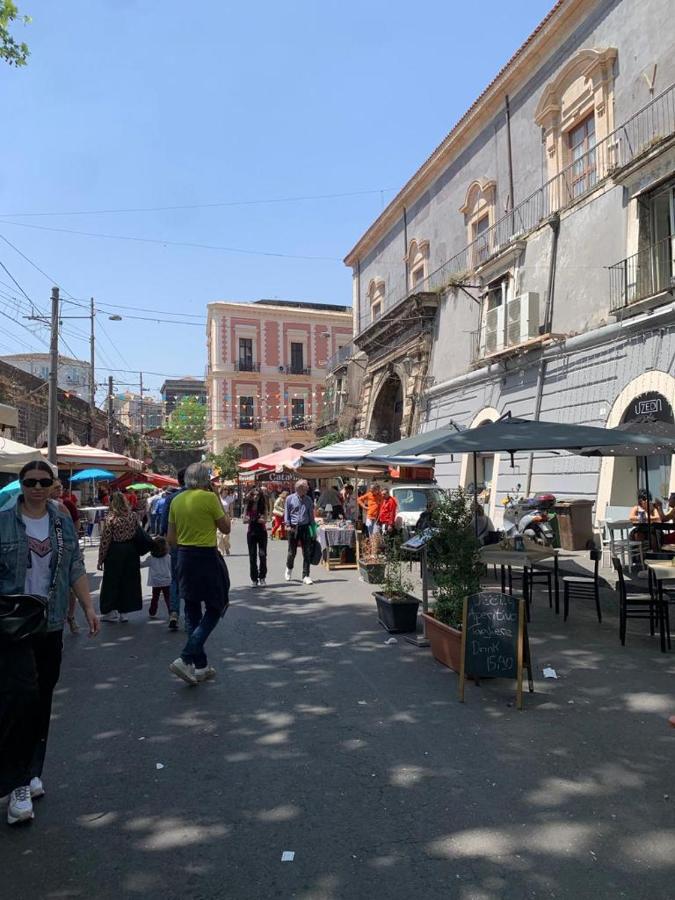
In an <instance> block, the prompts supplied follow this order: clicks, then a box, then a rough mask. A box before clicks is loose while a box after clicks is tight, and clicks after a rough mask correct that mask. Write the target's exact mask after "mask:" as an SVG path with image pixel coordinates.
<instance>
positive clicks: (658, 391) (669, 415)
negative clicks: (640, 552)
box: [596, 371, 675, 521]
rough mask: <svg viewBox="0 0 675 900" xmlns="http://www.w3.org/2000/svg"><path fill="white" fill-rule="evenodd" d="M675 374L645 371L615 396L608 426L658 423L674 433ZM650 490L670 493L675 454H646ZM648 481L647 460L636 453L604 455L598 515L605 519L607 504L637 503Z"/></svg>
mask: <svg viewBox="0 0 675 900" xmlns="http://www.w3.org/2000/svg"><path fill="white" fill-rule="evenodd" d="M674 406H675V378H673V376H672V375H670V374H669V373H667V372H660V371H653V372H645V374H644V375H640V376H638V377H637V378H635V379H633V381H631V382H630V383H629V384H628V385H627V386H626V387H625V388H624V389H623V391H621V393H620V394H619V396H618V397H617V398H616V400H615V402H614V404H613V406H612V409H611V411H610V413H609V416H608V417H607V423H606V424H607V428H616V427H617V426H619V425H623V426H624V427H626V428H627V429H628V428H632V427H633V426H634V430H635V431H639V430H640V426H641V425H642V426H645V430H647V429H648V427H649V423H659V426H661V427H664V428H666V429H668V428H673V431H674V433H675V415H674V413H673V407H674ZM647 460H648V462H647V467H648V475H649V490H650V492H651V494H652V496H653V497H664V498H666V497H668V494H669V493H670V492H671V491H672V490H673V488H674V487H675V485H674V484H673V476H674V475H675V470H674V469H673V466H672V456H670V455H667V456H653V457H647ZM644 485H645V474H644V462H643V460H642V459H636V458H635V457H604V458H603V460H602V463H601V465H600V478H599V481H598V500H597V504H596V518H597V519H598V520H599V521H602V520H603V519H604V518H605V515H606V509H607V507H608V506H619V507H626V506H632V505H633V504H634V503H635V499H636V494H637V491H638V490H639V488H641V487H644Z"/></svg>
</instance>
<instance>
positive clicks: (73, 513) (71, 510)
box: [61, 497, 80, 525]
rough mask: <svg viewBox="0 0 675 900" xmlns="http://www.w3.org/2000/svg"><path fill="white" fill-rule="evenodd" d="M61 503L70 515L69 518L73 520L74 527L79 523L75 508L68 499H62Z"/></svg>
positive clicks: (78, 514) (78, 515) (77, 512)
mask: <svg viewBox="0 0 675 900" xmlns="http://www.w3.org/2000/svg"><path fill="white" fill-rule="evenodd" d="M61 502H62V503H63V505H64V506H65V508H66V509H67V510H68V512H69V513H70V518H71V519H72V520H73V522H74V523H75V525H77V523H78V522H79V521H80V513H79V511H78V509H77V506H76V505H75V504H74V503H73V501H72V500H70V499H69V498H68V497H64V498H63V500H62V501H61Z"/></svg>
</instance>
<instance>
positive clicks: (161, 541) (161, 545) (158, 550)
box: [150, 537, 169, 558]
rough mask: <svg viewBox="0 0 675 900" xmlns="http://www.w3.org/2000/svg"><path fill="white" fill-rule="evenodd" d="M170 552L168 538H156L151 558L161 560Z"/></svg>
mask: <svg viewBox="0 0 675 900" xmlns="http://www.w3.org/2000/svg"><path fill="white" fill-rule="evenodd" d="M168 552H169V545H168V543H167V541H166V538H163V537H156V538H155V539H154V541H153V542H152V550H151V551H150V556H155V557H159V558H161V557H162V556H166V554H167V553H168Z"/></svg>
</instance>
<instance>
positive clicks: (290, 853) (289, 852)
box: [281, 850, 295, 862]
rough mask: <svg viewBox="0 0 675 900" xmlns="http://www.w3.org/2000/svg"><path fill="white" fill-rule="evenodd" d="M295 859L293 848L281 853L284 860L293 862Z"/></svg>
mask: <svg viewBox="0 0 675 900" xmlns="http://www.w3.org/2000/svg"><path fill="white" fill-rule="evenodd" d="M294 859H295V852H294V851H293V850H284V852H283V853H282V854H281V861H282V862H293V860H294Z"/></svg>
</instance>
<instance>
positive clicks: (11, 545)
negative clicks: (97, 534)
mask: <svg viewBox="0 0 675 900" xmlns="http://www.w3.org/2000/svg"><path fill="white" fill-rule="evenodd" d="M19 482H20V484H21V494H20V496H19V498H18V501H17V504H16V506H15V507H12V508H11V509H7V510H3V511H1V512H0V594H33V595H37V596H39V597H44V598H46V600H47V631H46V632H44V633H40V634H34V635H32V636H31V637H28V638H24V639H23V640H21V641H16V642H4V641H3V643H2V645H1V647H0V796H4V795H9V804H8V807H7V821H8V823H9V824H10V825H13V824H15V823H17V822H23V821H29V820H31V819H32V818H33V799H35V798H37V797H42V796H43V795H44V793H45V789H44V785H43V783H42V768H43V765H44V761H45V752H46V749H47V736H48V732H49V720H50V717H51V710H52V695H53V693H54V688H55V687H56V683H57V682H58V680H59V673H60V669H61V649H62V643H63V625H64V622H65V619H66V613H67V610H68V599H69V596H70V591H71V589H72V590H73V591H74V593H75V596H76V597H77V599H78V600H79V602H80V606H81V607H82V610H83V612H84V615H85V618H86V620H87V624H88V626H89V633H90V634H91V635H95V634H97V633H98V630H99V623H98V618H97V616H96V613H95V612H94V607H93V604H92V602H91V596H90V594H89V582H88V580H87V575H86V573H85V569H84V561H83V559H82V553H81V552H80V546H79V543H78V539H77V535H76V533H75V528H74V526H73V523H72V520H71V518H70V516H68V515H66V514H65V513H64V512H63V511H62V510H61V509H60V507H59V506H58V505H57V504H56V503H53V502H49V498H50V494H51V492H52V488H53V485H54V474H53V470H52V468H51V466H50V465H49V463H46V462H42V461H37V462H30V463H26V465H25V466H24V467H23V469H22V470H21V472H20V473H19Z"/></svg>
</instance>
